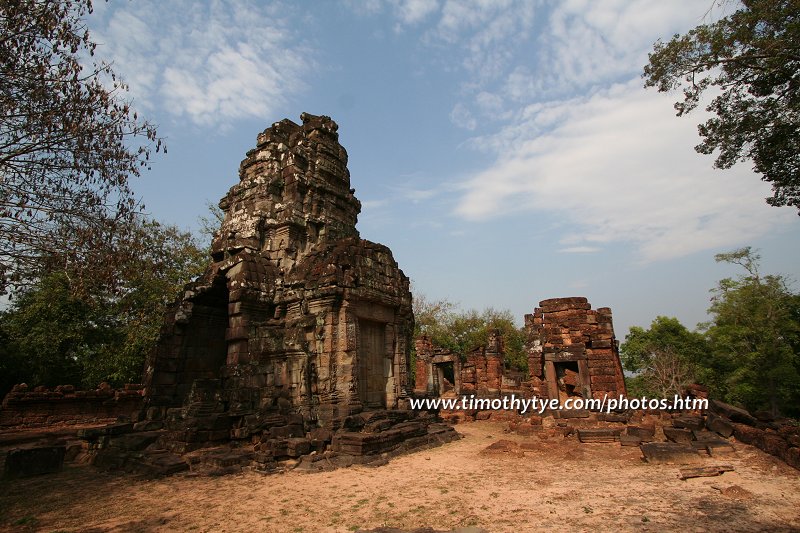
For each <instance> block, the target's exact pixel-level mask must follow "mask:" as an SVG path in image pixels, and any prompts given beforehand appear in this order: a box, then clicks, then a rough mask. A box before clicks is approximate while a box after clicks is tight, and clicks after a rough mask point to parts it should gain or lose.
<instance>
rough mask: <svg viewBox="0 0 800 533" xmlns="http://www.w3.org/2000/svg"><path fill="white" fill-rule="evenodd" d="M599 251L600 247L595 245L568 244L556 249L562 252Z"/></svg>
mask: <svg viewBox="0 0 800 533" xmlns="http://www.w3.org/2000/svg"><path fill="white" fill-rule="evenodd" d="M599 251H600V248H598V247H596V246H569V247H567V248H561V249H559V250H558V252H559V253H562V254H592V253H595V252H599Z"/></svg>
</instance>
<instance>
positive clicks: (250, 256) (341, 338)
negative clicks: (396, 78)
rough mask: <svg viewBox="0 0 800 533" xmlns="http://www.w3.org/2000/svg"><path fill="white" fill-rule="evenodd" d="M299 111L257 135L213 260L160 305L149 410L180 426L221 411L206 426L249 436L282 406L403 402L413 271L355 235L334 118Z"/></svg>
mask: <svg viewBox="0 0 800 533" xmlns="http://www.w3.org/2000/svg"><path fill="white" fill-rule="evenodd" d="M301 119H302V124H301V125H298V124H296V123H294V122H292V121H290V120H288V119H285V120H282V121H280V122H278V123H275V124H273V125H272V127H270V128H268V129H267V130H265V131H264V132H263V133H261V134H260V135H259V136H258V140H257V146H256V148H255V149H253V150H250V151H249V152H248V153H247V157H246V158H245V160H244V161H242V163H241V166H240V169H239V177H240V181H239V183H238V184H236V185H234V186H233V187H232V188H231V189H230V191H229V192H228V194H227V195H226V196H225V197H224V198H223V199H222V201H221V202H220V207H221V208H222V209H223V210H224V212H225V219H224V221H223V223H222V227H221V228H220V230H219V233H218V234H217V235H216V238H215V239H214V242H213V244H212V258H213V263H212V265H211V266H210V267H209V268H208V269H207V271H206V272H205V274H204V275H203V276H202V277H201V278H200V279H199V281H197V282H195V283H193V284H190V285H189V286H187V288H186V290H185V293H184V295H183V297H182V299H181V300H180V301H179V302H178V303H177V305H176V306H175V308H174V310H172V311H171V312H170V313H168V316H167V318H166V323H165V327H164V329H163V331H162V335H161V337H160V340H159V343H158V346H157V349H156V350H155V351H154V352H153V354H152V356H151V357H150V359H149V361H148V364H147V368H146V391H145V397H146V418H147V419H148V420H159V419H164V418H167V419H168V420H167V422H168V425H171V426H172V427H175V428H184V427H185V426H186V424H185V422H183V423H181V422H180V419H184V420H185V419H186V418H187V417H192V416H195V417H196V416H198V413H199V414H201V415H202V414H205V415H209V416H210V415H211V414H215V415H220V414H224V415H225V416H224V418H225V420H226V422H218V423H217V422H215V424H211V425H212V426H213V427H219V428H221V429H219V432H220V435H222V434H223V433H224V431H222V429H225V427H226V424H227V425H230V424H233V426H234V432H233V433H234V434H235V435H237V436H239V437H241V438H246V437H247V436H248V435H249V434H251V433H254V432H256V431H259V430H262V429H263V426H264V424H265V423H267V422H266V421H269V420H273V419H274V418H275V417H276V416H279V417H282V419H286V420H288V418H287V416H288V415H290V414H291V415H297V416H299V421H300V422H301V423H302V424H304V425H305V426H306V427H305V429H308V428H312V427H317V426H320V427H327V428H329V429H336V428H337V427H340V425H341V423H342V421H343V419H344V418H345V417H347V416H348V415H351V414H354V413H358V412H361V411H363V410H366V409H378V408H398V407H403V406H404V405H405V401H406V398H407V392H408V391H407V385H408V356H409V353H410V347H411V345H410V340H411V333H412V331H413V315H412V311H411V293H410V292H409V280H408V278H407V277H406V276H405V275H404V274H403V272H402V270H400V268H399V267H398V265H397V263H396V261H395V260H394V258H393V257H392V253H391V251H390V250H389V249H388V248H386V247H385V246H383V245H380V244H375V243H372V242H369V241H366V240H363V239H360V238H359V234H358V231H357V230H356V227H355V225H356V220H357V216H358V213H359V211H360V209H361V204H360V202H359V201H358V200H357V199H356V198H355V196H354V190H353V189H351V188H350V174H349V172H348V170H347V152H346V151H345V149H344V148H343V147H342V146H341V145H340V144H339V142H338V134H337V129H338V126H337V125H336V123H335V122H334V121H333V120H331V119H330V118H329V117H325V116H313V115H308V114H305V113H304V114H303V115H302V116H301ZM192 405H193V406H194V407H191V406H192ZM193 413H194V414H193ZM290 418H291V417H290ZM292 420H294V419H292ZM287 423H288V422H287ZM292 423H295V424H296V423H297V421H293V422H292ZM209 431H213V428H211V429H209ZM298 431H300V430H298Z"/></svg>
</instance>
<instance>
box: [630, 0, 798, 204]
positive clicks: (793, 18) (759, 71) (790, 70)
mask: <svg viewBox="0 0 800 533" xmlns="http://www.w3.org/2000/svg"><path fill="white" fill-rule="evenodd" d="M728 3H729V2H728V1H726V0H721V1H720V2H718V4H719V5H720V6H722V5H725V4H728ZM649 59H650V61H649V63H648V65H646V66H645V68H644V74H643V77H644V78H645V80H646V81H645V87H657V88H658V90H659V91H660V92H668V91H672V90H675V89H678V88H681V87H682V88H683V100H682V101H678V102H676V104H675V109H676V110H677V112H678V113H677V114H678V116H683V115H685V114H688V113H689V112H690V111H692V110H693V109H695V108H696V107H697V106H698V104H699V103H700V100H701V97H702V96H703V94H704V93H705V92H706V90H707V89H712V90H711V91H709V92H711V93H713V94H715V95H716V96H714V97H713V98H712V100H711V102H710V103H709V104H708V106H707V107H706V110H707V111H709V112H710V113H712V115H713V116H712V117H711V118H709V119H708V120H707V121H706V122H704V123H703V124H700V125H699V126H698V130H699V133H700V136H701V137H702V138H703V141H702V142H701V143H700V144H699V145H697V146H696V147H695V150H697V151H698V152H699V153H701V154H706V155H710V154H712V153H714V152H715V151H716V150H718V151H719V153H718V155H717V158H716V161H715V163H714V166H715V167H717V168H721V169H726V168H730V167H731V166H733V165H734V164H735V163H736V162H740V161H747V160H750V161H751V162H752V163H753V169H754V170H755V172H757V173H759V174H761V176H762V179H763V180H764V181H767V182H769V183H771V184H772V190H773V196H772V197H770V198H767V203H768V204H770V205H773V206H795V207H797V209H798V214H800V68H799V67H800V0H742V1H741V7H740V8H739V9H738V10H736V11H735V12H733V13H732V14H730V15H729V16H726V17H724V18H722V19H720V20H719V21H717V22H715V23H711V24H703V25H700V26H697V27H696V28H694V29H693V30H691V31H689V32H688V33H687V34H685V35H675V36H674V37H673V38H672V39H671V40H670V41H669V42H667V43H663V42H660V41H659V42H657V43H656V44H655V46H654V49H653V52H652V53H651V54H650V56H649Z"/></svg>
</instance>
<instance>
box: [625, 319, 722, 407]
mask: <svg viewBox="0 0 800 533" xmlns="http://www.w3.org/2000/svg"><path fill="white" fill-rule="evenodd" d="M707 353H708V346H707V344H706V341H705V339H704V338H703V336H702V335H701V334H700V333H696V332H691V331H689V330H688V329H686V327H685V326H684V325H683V324H681V323H680V322H679V321H678V319H676V318H669V317H664V316H659V317H657V318H656V319H655V320H653V322H652V324H650V328H649V329H644V328H641V327H638V326H634V327H632V328H631V329H630V332H629V333H628V334H627V335H626V336H625V342H624V343H622V345H621V346H620V358H621V359H622V364H623V366H624V367H625V370H628V371H631V372H638V375H637V376H635V377H634V378H633V379H631V378H629V379H628V381H627V385H628V389H629V391H628V393H629V394H630V395H637V396H639V395H651V396H653V395H656V396H661V397H666V396H670V395H673V394H682V393H683V391H684V389H685V387H686V386H687V385H689V384H690V383H691V382H692V381H694V380H695V379H697V378H698V377H701V376H703V375H705V372H704V370H703V368H704V366H703V362H704V360H705V359H706V356H707ZM634 391H636V392H637V394H634Z"/></svg>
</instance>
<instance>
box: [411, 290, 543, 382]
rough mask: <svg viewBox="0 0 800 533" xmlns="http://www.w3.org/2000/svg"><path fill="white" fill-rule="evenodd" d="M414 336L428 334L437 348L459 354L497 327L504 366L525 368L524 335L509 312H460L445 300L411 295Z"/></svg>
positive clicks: (485, 339)
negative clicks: (503, 345)
mask: <svg viewBox="0 0 800 533" xmlns="http://www.w3.org/2000/svg"><path fill="white" fill-rule="evenodd" d="M414 320H415V330H414V335H415V336H419V335H422V334H425V335H428V336H429V337H430V338H431V340H432V341H433V343H434V344H435V345H437V346H439V347H441V348H445V349H448V350H452V351H453V352H454V353H457V354H460V355H462V356H464V355H466V354H467V353H468V352H469V351H471V350H473V349H474V348H477V347H479V346H485V345H486V344H487V343H488V341H489V334H490V333H491V331H492V330H494V329H498V330H500V334H501V335H502V337H503V342H504V344H505V361H504V362H505V365H506V366H507V367H509V368H514V369H517V370H527V369H528V358H527V354H526V352H525V336H524V334H523V332H522V330H521V329H520V328H518V327H517V326H516V325H515V324H514V317H513V315H512V314H511V311H509V310H504V311H498V310H496V309H493V308H487V309H484V310H483V311H480V312H479V311H476V310H475V309H470V310H468V311H462V310H460V309H458V307H457V306H456V305H455V304H454V303H452V302H450V301H449V300H447V299H443V300H437V301H431V300H428V299H427V298H426V297H425V296H424V295H422V294H418V293H415V294H414Z"/></svg>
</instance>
